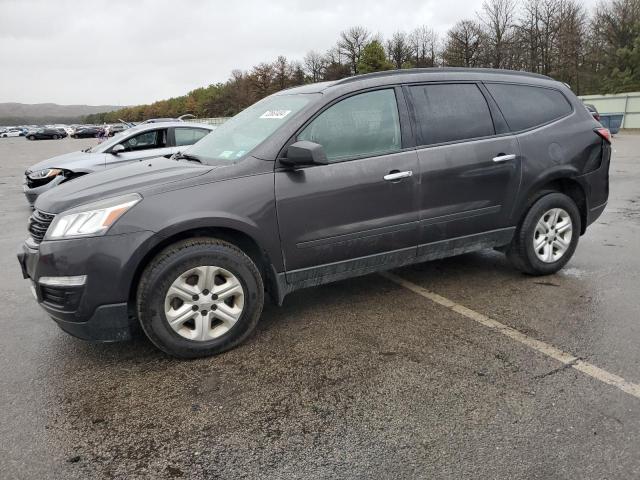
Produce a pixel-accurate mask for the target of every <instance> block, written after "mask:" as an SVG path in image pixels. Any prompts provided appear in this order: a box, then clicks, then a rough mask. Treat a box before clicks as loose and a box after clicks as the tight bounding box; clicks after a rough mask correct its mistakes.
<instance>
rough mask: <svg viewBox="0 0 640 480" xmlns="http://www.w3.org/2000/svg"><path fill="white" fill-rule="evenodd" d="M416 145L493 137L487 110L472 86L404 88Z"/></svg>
mask: <svg viewBox="0 0 640 480" xmlns="http://www.w3.org/2000/svg"><path fill="white" fill-rule="evenodd" d="M408 90H409V101H410V104H411V108H412V109H413V113H414V117H415V119H416V123H417V128H416V130H417V132H416V134H417V137H418V138H417V141H418V144H419V145H433V144H436V143H444V142H454V141H460V140H469V139H472V138H479V137H486V136H489V135H493V134H494V133H495V130H494V128H493V120H492V119H491V113H490V111H489V106H488V105H487V101H486V100H485V98H484V95H483V94H482V92H481V91H480V89H479V88H478V86H477V85H475V84H473V83H458V84H437V85H416V86H412V87H409V88H408Z"/></svg>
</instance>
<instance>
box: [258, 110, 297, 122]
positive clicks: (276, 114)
mask: <svg viewBox="0 0 640 480" xmlns="http://www.w3.org/2000/svg"><path fill="white" fill-rule="evenodd" d="M290 113H291V110H267V111H266V112H264V113H263V114H262V115H260V118H275V119H278V120H279V119H282V118H284V117H286V116H287V115H289V114H290Z"/></svg>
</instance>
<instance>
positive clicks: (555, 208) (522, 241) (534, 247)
mask: <svg viewBox="0 0 640 480" xmlns="http://www.w3.org/2000/svg"><path fill="white" fill-rule="evenodd" d="M580 228H581V224H580V212H579V211H578V207H577V206H576V204H575V202H574V201H573V200H572V199H571V198H570V197H568V196H567V195H564V194H563V193H557V192H554V193H549V194H546V195H544V196H542V197H541V198H539V199H538V200H537V201H536V202H535V203H534V204H533V205H532V206H531V208H530V209H529V211H528V212H527V213H526V215H525V217H524V219H523V220H522V222H521V223H520V225H519V226H518V229H517V230H516V234H515V235H514V237H513V240H512V241H511V245H509V248H508V250H507V258H508V259H509V260H510V261H511V263H512V264H513V266H514V267H516V268H517V269H518V270H520V271H522V272H524V273H528V274H529V275H549V274H552V273H555V272H557V271H558V270H560V269H561V268H562V267H564V266H565V265H566V263H567V262H568V261H569V260H570V259H571V256H572V255H573V252H575V250H576V247H577V246H578V238H579V237H580Z"/></svg>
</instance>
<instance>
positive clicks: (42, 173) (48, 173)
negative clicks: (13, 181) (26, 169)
mask: <svg viewBox="0 0 640 480" xmlns="http://www.w3.org/2000/svg"><path fill="white" fill-rule="evenodd" d="M61 173H62V170H60V169H59V168H45V169H44V170H37V171H35V172H31V173H30V174H29V175H27V176H28V177H29V178H30V179H31V180H42V179H43V178H51V177H55V176H57V175H60V174H61Z"/></svg>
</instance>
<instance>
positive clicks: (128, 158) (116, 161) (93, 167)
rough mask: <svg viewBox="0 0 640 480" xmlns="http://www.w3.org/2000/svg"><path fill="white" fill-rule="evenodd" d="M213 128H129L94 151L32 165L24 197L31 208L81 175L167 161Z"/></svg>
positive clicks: (194, 125) (188, 125)
mask: <svg viewBox="0 0 640 480" xmlns="http://www.w3.org/2000/svg"><path fill="white" fill-rule="evenodd" d="M215 128H216V127H214V126H212V125H206V124H203V123H191V122H182V121H177V122H175V121H174V122H163V123H147V124H143V125H138V126H137V127H133V128H129V129H127V130H124V131H123V132H120V133H117V134H116V135H115V136H114V137H112V138H110V139H109V140H107V141H105V142H102V143H99V144H98V145H96V146H94V147H91V148H87V149H85V150H82V151H80V152H72V153H67V154H64V155H58V156H57V157H53V158H49V159H48V160H43V161H42V162H39V163H37V164H35V165H32V166H31V167H29V168H28V169H27V170H26V172H25V179H24V194H25V196H26V197H27V201H28V202H29V203H30V204H31V205H33V204H34V203H35V201H36V198H38V196H39V195H40V194H42V193H44V192H45V191H47V190H50V189H52V188H55V187H56V186H57V185H59V184H61V183H63V182H66V181H68V180H71V179H73V178H76V177H79V176H81V175H86V174H88V173H93V172H97V171H100V170H104V169H108V168H113V167H118V166H120V165H126V164H127V163H131V162H137V161H140V160H146V159H149V158H154V157H171V156H172V155H173V154H175V153H178V152H179V151H182V150H184V149H185V148H187V147H188V146H190V145H193V144H194V143H196V142H197V141H199V140H200V139H201V138H203V137H205V136H206V135H208V134H209V132H211V131H212V130H214V129H215Z"/></svg>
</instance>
